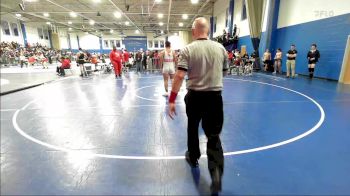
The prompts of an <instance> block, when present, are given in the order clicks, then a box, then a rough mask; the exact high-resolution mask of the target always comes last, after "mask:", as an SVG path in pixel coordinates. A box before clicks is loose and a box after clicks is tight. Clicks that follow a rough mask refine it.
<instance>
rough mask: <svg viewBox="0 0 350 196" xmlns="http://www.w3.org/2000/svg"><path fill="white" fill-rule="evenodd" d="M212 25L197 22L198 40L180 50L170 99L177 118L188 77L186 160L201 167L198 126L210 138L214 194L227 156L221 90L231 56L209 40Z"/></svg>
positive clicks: (171, 112) (194, 27)
mask: <svg viewBox="0 0 350 196" xmlns="http://www.w3.org/2000/svg"><path fill="white" fill-rule="evenodd" d="M208 33H209V22H208V21H207V20H206V19H205V18H204V17H199V18H197V19H195V21H194V22H193V25H192V36H193V38H194V40H195V41H193V42H192V43H191V44H189V45H187V46H186V47H185V48H184V49H183V50H182V51H181V54H180V56H181V58H180V59H181V60H180V61H179V63H178V70H177V71H176V74H175V77H174V81H173V85H172V90H171V94H170V97H169V116H170V117H171V118H174V116H175V115H176V110H175V99H176V96H177V93H178V92H179V90H180V87H181V85H182V82H183V80H184V78H185V75H186V74H188V80H187V89H188V92H187V94H186V97H185V103H186V114H187V118H188V125H187V147H188V151H187V152H186V160H187V162H188V163H189V164H190V165H191V167H198V159H199V158H200V156H201V153H200V149H199V139H198V126H199V123H200V121H202V127H203V129H204V132H205V135H206V136H207V138H208V142H207V155H208V169H209V172H210V176H211V179H212V184H211V187H210V188H211V191H212V193H213V194H215V193H218V192H220V191H221V178H222V175H223V172H224V155H223V150H222V146H221V140H220V133H221V129H222V126H223V122H224V112H223V101H222V96H221V91H222V87H223V75H224V73H226V72H227V70H228V56H227V52H226V50H225V48H224V47H223V46H222V45H221V44H219V43H217V42H214V41H211V40H209V39H208Z"/></svg>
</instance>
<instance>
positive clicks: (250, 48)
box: [238, 35, 254, 54]
mask: <svg viewBox="0 0 350 196" xmlns="http://www.w3.org/2000/svg"><path fill="white" fill-rule="evenodd" d="M242 45H246V47H247V52H248V54H251V53H252V52H253V51H254V48H253V44H252V39H251V38H250V35H247V36H243V37H240V38H239V41H238V50H241V46H242Z"/></svg>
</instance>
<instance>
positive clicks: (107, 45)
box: [104, 40, 109, 48]
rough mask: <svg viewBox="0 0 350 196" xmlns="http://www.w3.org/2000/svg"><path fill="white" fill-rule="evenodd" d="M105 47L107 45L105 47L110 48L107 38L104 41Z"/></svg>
mask: <svg viewBox="0 0 350 196" xmlns="http://www.w3.org/2000/svg"><path fill="white" fill-rule="evenodd" d="M104 47H105V48H109V44H108V40H105V41H104Z"/></svg>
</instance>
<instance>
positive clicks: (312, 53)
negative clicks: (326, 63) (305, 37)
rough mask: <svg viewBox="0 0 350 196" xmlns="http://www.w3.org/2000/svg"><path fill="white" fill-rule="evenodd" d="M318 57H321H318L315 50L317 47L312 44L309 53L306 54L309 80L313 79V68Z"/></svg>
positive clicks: (318, 54) (317, 52) (318, 53)
mask: <svg viewBox="0 0 350 196" xmlns="http://www.w3.org/2000/svg"><path fill="white" fill-rule="evenodd" d="M320 57H321V56H320V52H319V51H318V50H317V45H316V44H312V45H311V49H310V51H309V52H308V53H307V59H308V61H309V64H308V68H309V77H310V79H312V78H313V77H314V71H315V66H316V63H317V62H318V59H319V58H320Z"/></svg>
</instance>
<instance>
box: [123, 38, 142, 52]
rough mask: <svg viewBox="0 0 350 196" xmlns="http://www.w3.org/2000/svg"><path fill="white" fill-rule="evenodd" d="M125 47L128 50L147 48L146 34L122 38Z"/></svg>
mask: <svg viewBox="0 0 350 196" xmlns="http://www.w3.org/2000/svg"><path fill="white" fill-rule="evenodd" d="M123 44H124V46H125V48H126V49H127V50H128V51H130V52H133V51H138V50H140V48H142V49H143V50H144V51H145V50H147V37H146V36H128V37H125V38H124V40H123Z"/></svg>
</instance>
